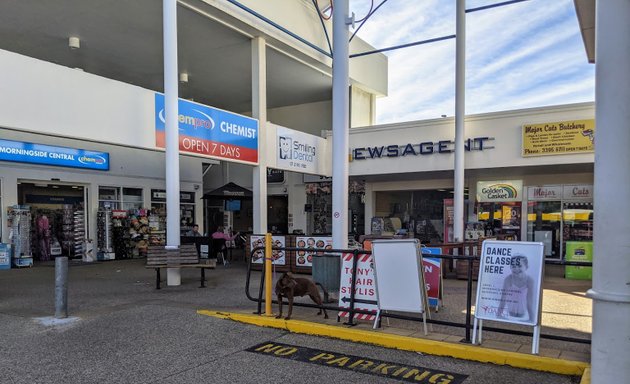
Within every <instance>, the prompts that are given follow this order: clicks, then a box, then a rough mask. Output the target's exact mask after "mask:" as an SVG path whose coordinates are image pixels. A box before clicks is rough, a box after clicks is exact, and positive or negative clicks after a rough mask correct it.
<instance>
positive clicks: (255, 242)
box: [249, 235, 287, 265]
mask: <svg viewBox="0 0 630 384" xmlns="http://www.w3.org/2000/svg"><path fill="white" fill-rule="evenodd" d="M271 240H272V241H273V244H272V245H271V246H272V247H282V248H284V247H285V244H286V239H285V237H284V236H272V237H271ZM264 246H265V236H260V235H252V236H250V238H249V249H250V250H252V249H254V248H258V247H264ZM251 255H252V256H251V257H252V263H253V264H263V261H264V260H265V251H264V250H262V249H261V250H259V251H256V252H252V253H251ZM271 258H272V261H271V264H273V265H286V264H287V260H286V252H285V251H276V250H272V251H271Z"/></svg>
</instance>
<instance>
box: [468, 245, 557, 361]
mask: <svg viewBox="0 0 630 384" xmlns="http://www.w3.org/2000/svg"><path fill="white" fill-rule="evenodd" d="M543 251H544V246H543V243H541V242H525V241H498V240H485V241H484V242H483V246H482V253H481V263H480V267H479V279H478V280H477V300H476V304H475V319H474V322H473V335H472V343H473V344H477V342H478V343H479V344H481V335H482V328H483V320H493V321H500V322H504V323H511V324H520V325H526V326H531V327H533V328H534V332H533V339H532V354H538V352H539V346H540V322H541V321H540V320H541V314H542V311H541V308H542V279H543V272H544V265H545V262H544V253H543ZM477 336H478V337H479V338H478V340H477Z"/></svg>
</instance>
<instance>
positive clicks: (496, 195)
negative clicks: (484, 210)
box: [477, 180, 523, 203]
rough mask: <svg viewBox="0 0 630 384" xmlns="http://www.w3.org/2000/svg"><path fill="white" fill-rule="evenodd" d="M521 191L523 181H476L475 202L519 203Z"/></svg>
mask: <svg viewBox="0 0 630 384" xmlns="http://www.w3.org/2000/svg"><path fill="white" fill-rule="evenodd" d="M522 191H523V180H503V181H478V182H477V201H478V202H481V203H485V202H509V201H521V200H522V196H521V194H522V193H523V192H522Z"/></svg>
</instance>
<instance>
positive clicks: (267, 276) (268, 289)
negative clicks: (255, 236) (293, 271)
mask: <svg viewBox="0 0 630 384" xmlns="http://www.w3.org/2000/svg"><path fill="white" fill-rule="evenodd" d="M272 244H273V238H272V237H271V233H267V234H266V235H265V316H273V313H272V312H271V284H273V282H272V276H271V262H272V259H271V255H272V253H271V246H272Z"/></svg>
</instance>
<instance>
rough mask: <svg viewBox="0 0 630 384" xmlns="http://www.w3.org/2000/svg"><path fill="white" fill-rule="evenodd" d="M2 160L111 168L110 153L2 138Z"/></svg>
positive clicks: (101, 168) (103, 169)
mask: <svg viewBox="0 0 630 384" xmlns="http://www.w3.org/2000/svg"><path fill="white" fill-rule="evenodd" d="M0 160H3V161H15V162H19V163H31V164H44V165H55V166H60V167H72V168H86V169H98V170H101V171H107V170H109V153H107V152H93V151H87V150H85V149H75V148H68V147H55V146H52V145H44V144H35V143H25V142H21V141H11V140H0Z"/></svg>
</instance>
